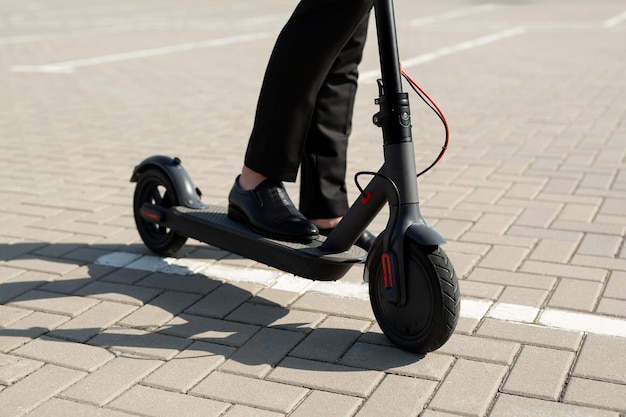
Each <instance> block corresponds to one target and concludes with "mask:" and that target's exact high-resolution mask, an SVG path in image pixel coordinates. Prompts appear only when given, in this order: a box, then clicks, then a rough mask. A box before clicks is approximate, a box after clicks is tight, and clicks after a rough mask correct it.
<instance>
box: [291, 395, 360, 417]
mask: <svg viewBox="0 0 626 417" xmlns="http://www.w3.org/2000/svg"><path fill="white" fill-rule="evenodd" d="M362 402H363V400H362V399H361V398H357V397H349V396H347V395H341V394H334V393H330V392H323V391H313V392H311V393H310V394H309V396H308V397H306V399H305V400H304V401H303V402H302V403H301V404H300V405H299V406H298V408H296V409H295V411H294V412H293V413H291V414H290V416H291V417H316V416H319V417H326V416H337V417H351V416H353V415H354V413H355V412H356V410H357V409H358V408H359V406H360V405H361V403H362Z"/></svg>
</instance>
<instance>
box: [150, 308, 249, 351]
mask: <svg viewBox="0 0 626 417" xmlns="http://www.w3.org/2000/svg"><path fill="white" fill-rule="evenodd" d="M259 329H260V327H258V326H253V325H250V324H244V323H236V322H232V321H226V320H217V319H210V318H206V317H199V316H192V315H187V314H181V315H179V316H177V317H174V318H173V319H172V320H171V321H170V322H169V323H167V324H166V325H165V326H164V327H163V328H161V329H159V332H160V333H165V334H170V335H174V336H179V337H184V338H186V339H193V340H201V341H204V342H214V343H220V344H224V345H229V346H241V345H243V344H244V343H245V342H246V341H247V340H248V339H250V338H251V337H252V336H253V335H254V334H255V333H256V332H258V331H259Z"/></svg>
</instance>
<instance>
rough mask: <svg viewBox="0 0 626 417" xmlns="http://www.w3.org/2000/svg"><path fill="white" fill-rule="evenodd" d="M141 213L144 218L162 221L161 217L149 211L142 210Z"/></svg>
mask: <svg viewBox="0 0 626 417" xmlns="http://www.w3.org/2000/svg"><path fill="white" fill-rule="evenodd" d="M139 213H140V214H141V215H142V216H143V217H147V218H149V219H152V220H155V221H159V220H161V216H160V215H159V214H158V213H154V212H152V211H148V210H140V211H139Z"/></svg>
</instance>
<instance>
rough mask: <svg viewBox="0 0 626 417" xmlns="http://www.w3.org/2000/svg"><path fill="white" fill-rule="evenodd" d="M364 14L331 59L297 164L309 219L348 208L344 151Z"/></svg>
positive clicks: (302, 200) (364, 32)
mask: <svg viewBox="0 0 626 417" xmlns="http://www.w3.org/2000/svg"><path fill="white" fill-rule="evenodd" d="M368 18H369V14H368V15H366V16H365V17H364V18H363V20H362V22H361V24H360V25H359V26H358V28H357V30H356V32H355V33H354V35H353V36H352V37H351V38H350V40H349V41H348V43H347V44H346V45H345V46H344V48H343V49H342V50H341V52H340V53H339V55H338V56H337V58H336V59H335V62H334V64H333V66H332V68H331V70H330V72H329V73H328V76H327V77H326V80H325V81H324V83H323V84H322V87H321V88H320V91H319V93H318V96H317V102H316V105H315V112H314V113H313V118H312V121H311V125H310V127H309V130H308V134H307V139H306V144H305V149H304V153H303V155H302V165H301V167H300V211H301V212H302V214H304V215H305V216H306V217H308V218H309V219H323V218H334V217H340V216H343V215H344V214H345V213H346V211H347V210H348V196H347V191H346V183H345V177H346V156H347V147H348V138H349V136H350V133H351V130H352V114H353V109H354V100H355V96H356V90H357V84H358V68H357V67H358V65H359V63H360V62H361V58H362V56H363V48H364V46H365V39H366V37H367V27H368V20H369V19H368Z"/></svg>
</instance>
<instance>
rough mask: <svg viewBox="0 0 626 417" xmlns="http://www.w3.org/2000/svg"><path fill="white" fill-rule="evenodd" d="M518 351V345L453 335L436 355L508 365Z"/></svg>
mask: <svg viewBox="0 0 626 417" xmlns="http://www.w3.org/2000/svg"><path fill="white" fill-rule="evenodd" d="M519 350H520V345H519V344H518V343H514V342H507V341H502V340H493V339H484V338H480V337H474V336H466V335H462V334H457V333H454V334H453V335H452V336H451V337H450V339H449V340H448V341H447V342H446V344H445V345H443V346H442V347H441V348H439V349H438V350H437V353H442V354H447V355H454V356H456V357H461V358H466V359H476V360H483V361H487V362H494V363H500V364H507V365H510V364H512V363H513V361H514V359H515V356H516V355H517V353H518V352H519Z"/></svg>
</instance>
